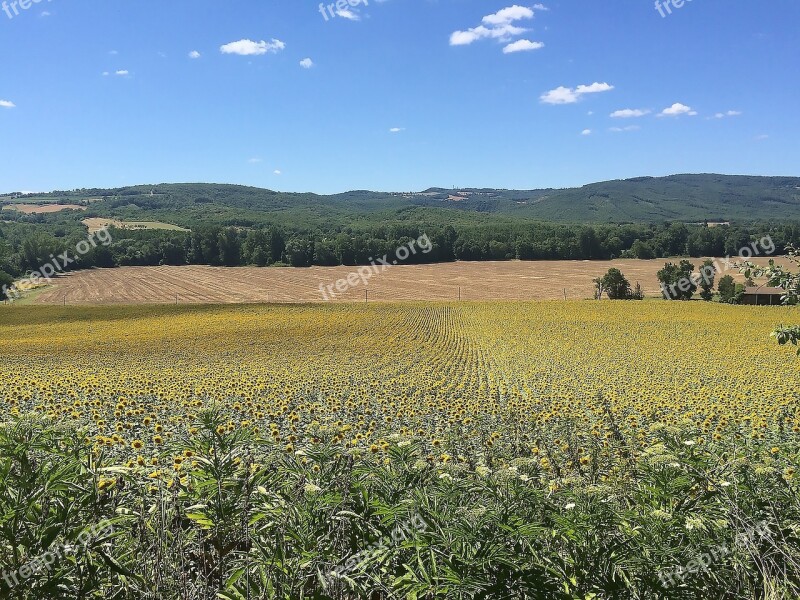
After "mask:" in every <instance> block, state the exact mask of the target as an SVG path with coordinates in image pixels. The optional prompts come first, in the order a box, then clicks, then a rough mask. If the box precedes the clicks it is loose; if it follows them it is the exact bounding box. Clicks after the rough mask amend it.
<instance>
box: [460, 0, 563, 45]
mask: <svg viewBox="0 0 800 600" xmlns="http://www.w3.org/2000/svg"><path fill="white" fill-rule="evenodd" d="M537 7H538V8H539V10H547V9H545V8H544V7H543V6H542V5H536V7H534V8H537ZM533 16H534V12H533V9H531V8H528V7H526V6H518V5H516V4H515V5H514V6H509V7H507V8H504V9H502V10H499V11H497V12H496V13H494V14H491V15H486V16H485V17H483V19H481V24H480V25H478V26H477V27H472V28H470V29H467V30H466V31H454V32H453V33H451V34H450V45H451V46H468V45H469V44H472V43H473V42H477V41H478V40H483V39H495V40H500V41H502V42H510V41H511V39H512V38H514V37H517V36H519V35H522V34H523V33H525V32H526V31H528V30H527V29H525V28H523V27H518V26H516V25H514V23H515V22H517V21H522V20H525V19H532V18H533ZM523 42H525V43H527V44H528V47H523V46H519V47H516V48H512V49H509V48H511V47H512V46H514V44H509V45H508V46H506V48H504V49H503V52H505V53H506V54H509V53H511V52H518V51H520V50H536V49H537V48H541V46H537V47H532V45H534V44H540V43H541V42H530V41H528V40H519V42H517V44H522V43H523ZM542 45H544V44H542Z"/></svg>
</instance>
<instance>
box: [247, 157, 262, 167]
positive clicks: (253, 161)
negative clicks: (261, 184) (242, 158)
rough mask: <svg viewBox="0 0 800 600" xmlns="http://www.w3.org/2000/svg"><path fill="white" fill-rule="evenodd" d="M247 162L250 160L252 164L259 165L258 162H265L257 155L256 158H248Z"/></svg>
mask: <svg viewBox="0 0 800 600" xmlns="http://www.w3.org/2000/svg"><path fill="white" fill-rule="evenodd" d="M247 162H249V163H250V164H251V165H257V164H258V163H260V162H263V160H262V159H260V158H257V157H255V158H248V159H247Z"/></svg>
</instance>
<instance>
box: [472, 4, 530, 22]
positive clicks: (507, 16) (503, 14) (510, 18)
mask: <svg viewBox="0 0 800 600" xmlns="http://www.w3.org/2000/svg"><path fill="white" fill-rule="evenodd" d="M532 18H533V11H532V10H531V9H530V8H528V7H526V6H517V5H516V4H515V5H514V6H509V7H508V8H503V9H502V10H498V11H497V12H496V13H494V14H493V15H487V16H485V17H483V19H482V21H483V23H485V24H486V25H505V24H506V23H513V22H514V21H521V20H522V19H532Z"/></svg>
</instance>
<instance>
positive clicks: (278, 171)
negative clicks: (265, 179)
mask: <svg viewBox="0 0 800 600" xmlns="http://www.w3.org/2000/svg"><path fill="white" fill-rule="evenodd" d="M273 173H274V174H275V175H283V173H282V172H281V170H280V169H275V170H274V171H273Z"/></svg>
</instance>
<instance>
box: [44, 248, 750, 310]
mask: <svg viewBox="0 0 800 600" xmlns="http://www.w3.org/2000/svg"><path fill="white" fill-rule="evenodd" d="M702 260H703V259H693V263H694V264H695V266H697V267H699V266H700V265H701V264H702ZM664 262H665V260H664V259H661V260H614V261H592V262H589V261H538V262H520V261H507V262H456V263H444V264H437V265H412V266H404V265H398V266H394V267H391V268H388V269H386V270H385V271H383V272H379V273H377V274H375V275H374V276H373V277H371V278H369V279H368V281H367V283H366V285H362V284H361V283H360V281H359V283H358V284H357V285H355V286H352V287H350V288H349V289H347V290H346V291H345V292H343V293H339V292H336V291H335V288H334V295H333V296H330V294H329V295H328V297H329V298H330V299H331V300H332V301H334V302H336V301H345V302H359V301H361V302H363V301H364V300H365V292H366V293H367V298H366V299H368V300H369V301H383V302H386V301H389V302H391V301H414V300H429V301H434V300H436V301H438V300H457V299H458V298H459V297H460V298H461V299H462V300H555V299H561V300H563V299H564V295H565V293H566V297H567V299H570V300H583V299H587V298H591V297H592V296H593V294H594V284H593V283H592V280H593V279H594V278H596V277H600V276H602V275H604V274H605V272H606V271H607V270H608V269H609V268H610V267H616V268H619V269H621V270H622V271H623V273H624V274H625V275H626V277H628V279H629V280H630V281H631V283H632V284H633V285H635V284H636V282H640V283H641V285H642V288H643V289H644V291H645V293H646V294H647V295H648V296H651V297H661V293H660V290H659V286H658V279H657V277H656V273H657V272H658V270H659V269H661V268H663V267H664ZM754 262H756V263H759V262H761V263H763V262H765V261H764V260H763V259H762V260H756V261H754ZM357 269H358V268H357V267H311V268H307V269H296V268H266V269H264V268H257V267H236V268H224V267H206V266H187V267H169V266H163V267H121V268H117V269H97V270H92V271H81V272H76V273H72V274H69V275H66V276H65V277H59V278H57V279H55V280H54V285H53V287H52V288H50V289H49V290H47V291H45V292H43V293H42V294H40V295H39V296H38V297H37V299H36V302H37V303H40V304H62V303H63V302H64V301H65V298H66V302H67V303H68V304H174V303H175V302H176V297H177V302H178V303H180V304H187V303H201V304H226V303H261V302H270V303H276V302H323V301H325V298H324V296H323V294H322V292H321V291H320V286H323V288H324V287H325V286H328V285H333V284H335V283H336V281H337V280H339V279H342V278H346V277H347V276H348V275H349V274H350V273H353V272H355V271H356V270H357ZM729 273H730V274H731V275H732V276H733V277H734V278H735V279H736V280H737V281H739V282H743V281H744V277H743V276H742V275H741V274H739V273H738V272H737V271H736V270H731V271H730V272H729Z"/></svg>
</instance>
